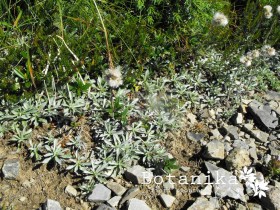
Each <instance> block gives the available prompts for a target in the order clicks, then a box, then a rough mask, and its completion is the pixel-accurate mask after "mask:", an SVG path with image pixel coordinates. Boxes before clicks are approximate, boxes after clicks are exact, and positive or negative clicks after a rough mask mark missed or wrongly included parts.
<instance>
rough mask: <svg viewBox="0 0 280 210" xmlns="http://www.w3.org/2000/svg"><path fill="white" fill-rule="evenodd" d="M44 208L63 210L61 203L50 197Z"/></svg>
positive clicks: (47, 209)
mask: <svg viewBox="0 0 280 210" xmlns="http://www.w3.org/2000/svg"><path fill="white" fill-rule="evenodd" d="M42 209H43V210H62V208H61V206H60V203H59V202H58V201H55V200H51V199H48V200H47V201H46V202H45V203H44V204H43V206H42Z"/></svg>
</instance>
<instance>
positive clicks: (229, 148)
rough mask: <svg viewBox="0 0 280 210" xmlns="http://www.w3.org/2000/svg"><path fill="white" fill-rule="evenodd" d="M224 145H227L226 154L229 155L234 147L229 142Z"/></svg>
mask: <svg viewBox="0 0 280 210" xmlns="http://www.w3.org/2000/svg"><path fill="white" fill-rule="evenodd" d="M224 146H225V151H226V154H227V155H228V153H229V152H230V151H231V150H232V149H233V147H232V146H231V144H230V143H228V142H226V143H225V145H224Z"/></svg>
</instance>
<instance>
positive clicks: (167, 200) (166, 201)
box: [159, 194, 176, 208]
mask: <svg viewBox="0 0 280 210" xmlns="http://www.w3.org/2000/svg"><path fill="white" fill-rule="evenodd" d="M159 198H160V200H161V202H162V204H163V206H164V207H166V208H170V207H171V206H172V204H173V203H174V201H175V200H176V198H175V197H173V196H171V195H167V194H161V195H160V196H159Z"/></svg>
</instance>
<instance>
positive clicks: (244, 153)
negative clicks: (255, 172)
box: [225, 148, 251, 170]
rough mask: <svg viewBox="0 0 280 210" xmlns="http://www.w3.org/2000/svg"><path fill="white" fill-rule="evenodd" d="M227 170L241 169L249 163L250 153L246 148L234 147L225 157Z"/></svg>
mask: <svg viewBox="0 0 280 210" xmlns="http://www.w3.org/2000/svg"><path fill="white" fill-rule="evenodd" d="M225 162H226V167H227V169H228V170H234V169H239V170H240V169H242V168H243V167H244V166H249V165H251V159H250V153H249V151H248V150H247V149H242V148H234V149H233V150H231V151H230V152H229V155H228V156H227V157H226V159H225Z"/></svg>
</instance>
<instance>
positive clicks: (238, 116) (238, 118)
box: [233, 112, 243, 125]
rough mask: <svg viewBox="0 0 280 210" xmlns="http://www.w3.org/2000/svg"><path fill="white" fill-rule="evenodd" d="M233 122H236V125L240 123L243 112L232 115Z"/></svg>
mask: <svg viewBox="0 0 280 210" xmlns="http://www.w3.org/2000/svg"><path fill="white" fill-rule="evenodd" d="M233 120H234V124H236V125H240V124H242V122H243V114H242V113H239V112H238V113H237V114H236V115H235V116H234V119H233Z"/></svg>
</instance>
